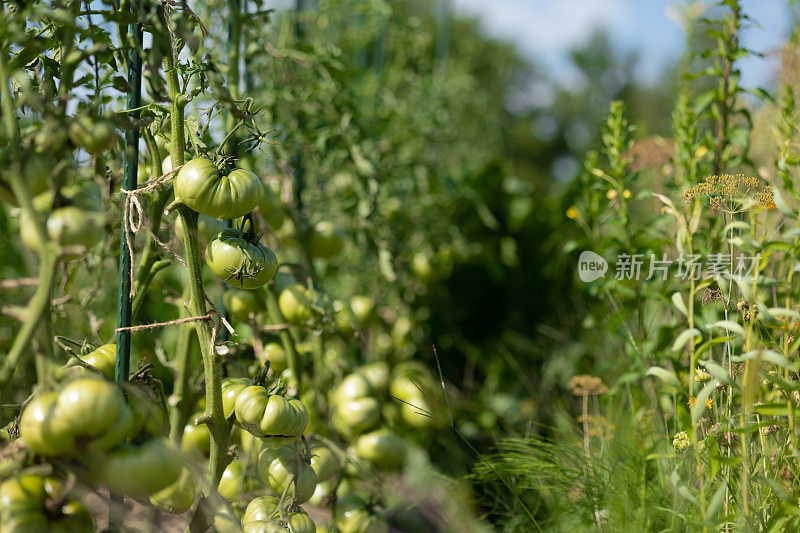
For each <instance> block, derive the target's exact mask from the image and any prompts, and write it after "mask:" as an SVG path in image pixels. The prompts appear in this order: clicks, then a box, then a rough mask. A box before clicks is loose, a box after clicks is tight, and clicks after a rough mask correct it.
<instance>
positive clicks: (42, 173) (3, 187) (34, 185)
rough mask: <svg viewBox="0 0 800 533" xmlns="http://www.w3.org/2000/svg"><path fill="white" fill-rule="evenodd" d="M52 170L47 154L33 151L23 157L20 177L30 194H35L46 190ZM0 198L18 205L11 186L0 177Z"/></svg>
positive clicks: (15, 205) (51, 163)
mask: <svg viewBox="0 0 800 533" xmlns="http://www.w3.org/2000/svg"><path fill="white" fill-rule="evenodd" d="M52 171H53V162H52V161H51V160H50V158H49V156H45V155H42V154H36V153H34V154H31V155H30V157H26V158H25V161H24V162H23V163H22V177H23V178H24V184H25V187H27V189H28V191H29V192H30V194H31V195H32V196H37V195H39V194H42V193H43V192H45V191H46V190H47V188H48V186H49V178H50V174H51V173H52ZM0 200H3V201H4V202H6V203H7V204H10V205H13V206H14V207H17V206H18V205H19V202H17V197H16V196H14V192H13V191H12V190H11V186H10V185H9V184H8V183H7V182H5V181H3V180H2V179H0Z"/></svg>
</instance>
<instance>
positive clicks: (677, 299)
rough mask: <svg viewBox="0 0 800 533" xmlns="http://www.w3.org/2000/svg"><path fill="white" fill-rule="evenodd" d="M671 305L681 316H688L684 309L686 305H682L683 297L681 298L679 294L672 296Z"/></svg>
mask: <svg viewBox="0 0 800 533" xmlns="http://www.w3.org/2000/svg"><path fill="white" fill-rule="evenodd" d="M672 305H674V306H675V308H676V309H677V310H678V311H680V312H681V313H682V314H683V316H685V317H688V316H689V311H688V310H687V309H686V304H685V303H683V297H682V296H681V293H679V292H676V293H675V294H673V295H672Z"/></svg>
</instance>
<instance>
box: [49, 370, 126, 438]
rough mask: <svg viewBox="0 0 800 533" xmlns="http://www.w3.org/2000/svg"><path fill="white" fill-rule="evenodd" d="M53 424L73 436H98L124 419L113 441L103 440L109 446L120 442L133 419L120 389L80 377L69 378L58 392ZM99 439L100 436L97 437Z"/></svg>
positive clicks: (110, 384)
mask: <svg viewBox="0 0 800 533" xmlns="http://www.w3.org/2000/svg"><path fill="white" fill-rule="evenodd" d="M54 415H55V420H54V421H53V425H52V428H53V430H54V431H55V432H56V433H59V434H61V435H69V436H71V437H72V438H75V439H93V438H94V439H97V438H99V437H104V436H105V435H106V434H107V433H109V432H110V431H113V430H116V429H117V426H118V421H119V420H121V419H127V420H126V424H125V425H124V431H123V432H122V434H121V435H119V439H118V440H117V441H116V442H105V443H104V444H106V445H107V446H108V448H105V449H110V448H111V447H113V446H116V445H117V444H119V442H120V441H121V440H122V439H123V438H124V436H125V434H126V433H127V431H128V428H129V427H130V425H131V423H132V421H133V420H132V414H131V411H130V408H129V407H128V406H127V405H126V403H125V399H124V398H123V396H122V394H121V393H120V391H119V389H117V387H116V386H115V385H114V384H112V383H111V382H109V381H104V380H101V379H95V378H81V379H76V380H74V381H71V382H70V383H68V384H67V385H66V386H64V387H63V388H62V389H61V390H60V391H59V393H58V400H57V401H56V406H55V411H54ZM100 440H102V439H100Z"/></svg>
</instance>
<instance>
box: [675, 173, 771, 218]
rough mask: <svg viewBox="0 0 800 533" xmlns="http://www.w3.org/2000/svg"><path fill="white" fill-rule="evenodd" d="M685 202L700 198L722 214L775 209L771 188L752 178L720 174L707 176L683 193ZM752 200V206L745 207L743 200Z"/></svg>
mask: <svg viewBox="0 0 800 533" xmlns="http://www.w3.org/2000/svg"><path fill="white" fill-rule="evenodd" d="M683 198H684V200H686V201H689V200H691V199H692V198H702V199H704V200H705V202H706V205H708V206H709V207H710V208H712V209H714V210H717V211H722V212H724V213H729V214H732V213H742V212H745V211H750V210H753V209H756V208H757V207H763V208H766V209H775V199H774V196H773V192H772V187H770V186H769V185H767V184H763V185H762V183H761V181H760V180H759V179H758V178H756V177H753V176H745V175H744V174H735V175H732V174H722V175H720V176H709V177H708V178H706V180H705V181H703V182H700V183H698V184H697V185H695V186H693V187H691V188H689V189H688V190H687V191H686V192H684V193H683ZM748 199H749V200H754V201H755V204H756V205H754V206H752V207H750V206H749V204H747V205H745V200H748Z"/></svg>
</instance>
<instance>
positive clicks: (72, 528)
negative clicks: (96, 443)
mask: <svg viewBox="0 0 800 533" xmlns="http://www.w3.org/2000/svg"><path fill="white" fill-rule="evenodd" d="M63 492H64V486H63V484H62V483H61V482H59V481H57V480H56V479H54V478H48V477H43V476H36V475H26V476H20V477H17V478H13V479H9V480H8V481H5V482H4V483H3V484H2V485H0V531H2V532H3V533H40V532H41V533H49V532H51V531H64V532H74V533H83V532H87V533H91V532H92V531H94V520H93V519H92V515H91V514H90V513H89V511H87V510H86V508H85V507H84V506H83V504H81V503H80V502H79V501H78V500H76V499H74V498H69V497H67V498H62V495H63ZM54 501H55V502H60V503H59V504H58V507H57V508H55V509H54V508H53V506H52V504H51V502H54Z"/></svg>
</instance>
